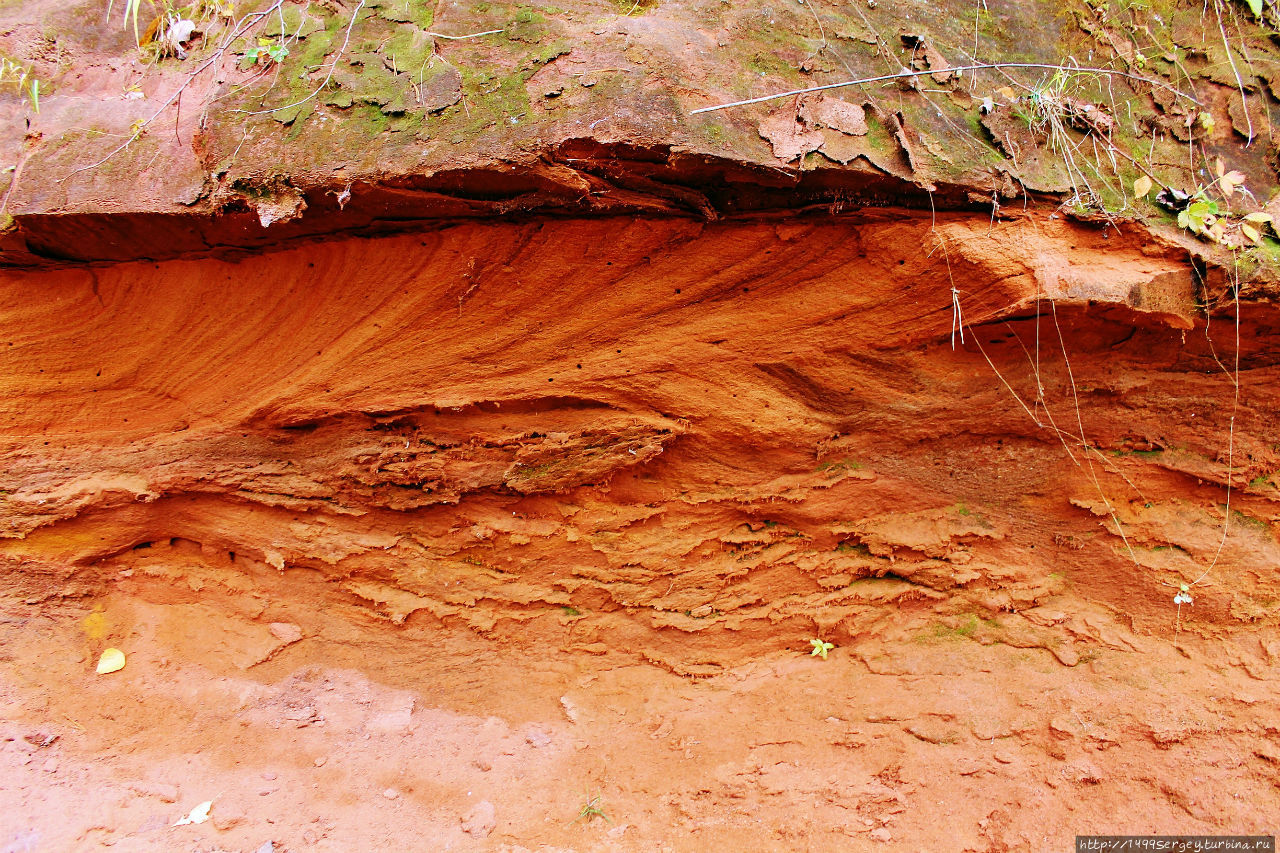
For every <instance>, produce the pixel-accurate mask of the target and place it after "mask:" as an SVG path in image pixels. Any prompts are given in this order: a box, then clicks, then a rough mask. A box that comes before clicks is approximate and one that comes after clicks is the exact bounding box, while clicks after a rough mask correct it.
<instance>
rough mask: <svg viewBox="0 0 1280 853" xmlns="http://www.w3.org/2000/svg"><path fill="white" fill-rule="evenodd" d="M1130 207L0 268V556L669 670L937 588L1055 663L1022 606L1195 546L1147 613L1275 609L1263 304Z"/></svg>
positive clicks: (848, 619) (1116, 604)
mask: <svg viewBox="0 0 1280 853" xmlns="http://www.w3.org/2000/svg"><path fill="white" fill-rule="evenodd" d="M1149 239H1150V238H1149V237H1146V236H1144V235H1143V234H1142V233H1140V232H1137V231H1126V230H1125V229H1123V228H1114V227H1105V228H1104V227H1087V226H1081V225H1069V224H1066V223H1064V222H1063V221H1061V220H1059V219H1057V218H1043V217H1032V216H1028V217H1025V218H1020V219H1017V220H1012V221H1002V222H994V223H992V222H987V221H982V220H978V221H974V220H972V219H965V218H959V217H951V216H940V217H938V218H937V219H936V220H935V219H933V218H931V217H930V216H928V215H924V216H921V215H913V214H910V213H908V212H904V211H888V212H885V213H883V214H882V215H877V216H861V217H857V218H845V219H841V218H834V219H833V218H818V219H813V220H806V219H788V220H780V221H764V220H762V221H748V222H726V223H719V224H699V223H693V222H688V221H680V220H671V219H654V220H645V219H630V218H625V219H624V218H618V219H597V220H551V221H540V222H532V223H524V224H514V223H483V224H482V223H470V224H459V225H454V226H451V227H442V228H439V229H437V230H435V231H432V232H430V233H424V234H421V235H413V236H398V237H388V238H381V239H369V240H345V241H335V242H326V243H321V244H315V245H306V246H301V247H297V248H291V249H283V250H279V251H275V252H272V253H269V254H265V255H262V256H259V257H252V258H247V259H243V260H239V261H232V262H227V261H218V260H214V259H202V260H191V261H167V262H163V263H156V264H149V263H130V264H118V265H114V266H107V267H95V268H78V269H67V270H55V271H47V272H38V273H25V274H20V275H19V274H13V275H10V276H9V277H8V279H7V280H6V281H5V283H4V286H5V304H4V315H3V316H4V319H5V324H6V325H5V329H4V334H3V346H4V348H5V356H6V365H7V370H6V372H5V376H4V380H3V381H4V382H5V388H4V395H3V414H2V415H0V417H2V418H3V421H2V423H3V436H4V441H5V449H4V454H5V466H4V483H3V489H2V491H0V513H2V515H0V519H2V523H3V525H4V528H3V530H4V536H5V539H4V540H3V544H2V545H0V549H2V551H3V554H4V558H5V560H6V562H7V563H8V564H9V565H10V566H11V571H10V572H8V573H7V574H6V583H7V584H10V585H23V586H24V589H26V588H29V589H30V594H32V595H40V594H59V593H61V592H62V591H63V590H64V589H65V588H66V584H69V583H70V584H75V585H79V587H82V588H89V587H92V586H93V585H96V584H103V583H119V582H124V583H128V582H136V579H137V578H140V577H145V576H151V575H163V574H165V573H166V572H171V571H173V570H174V569H173V568H172V566H174V565H176V563H175V562H174V557H173V556H172V555H173V554H174V553H175V551H176V552H183V553H185V554H186V555H187V556H185V557H184V558H183V560H182V561H180V562H182V563H184V564H185V563H186V562H189V561H190V560H191V559H198V561H200V562H202V563H204V564H205V565H206V568H207V570H208V571H210V572H213V573H214V576H215V577H217V578H222V579H223V581H224V582H229V581H230V579H233V578H234V579H252V578H254V577H260V576H262V575H263V574H264V573H265V574H274V573H278V572H286V573H288V572H296V571H308V572H315V573H318V574H319V575H320V576H322V577H323V578H324V579H325V580H326V582H327V586H328V588H329V589H331V591H332V594H333V595H335V596H340V597H348V598H354V599H356V600H359V601H360V602H362V603H363V604H364V605H365V606H366V607H368V608H369V609H370V610H371V611H372V612H375V613H378V614H380V615H382V616H384V617H386V618H387V619H388V620H390V621H391V622H392V623H395V624H400V623H403V622H405V621H407V620H421V619H425V620H428V621H433V622H434V621H442V622H445V623H461V624H465V625H468V626H470V627H471V628H473V629H474V630H476V631H479V632H481V633H483V634H488V635H496V636H518V637H523V638H528V637H530V636H537V635H540V634H541V633H543V632H544V631H551V632H555V631H559V630H561V629H562V627H563V625H564V614H566V613H572V614H573V618H574V620H575V625H574V632H575V636H576V637H577V638H578V640H579V641H581V642H585V643H592V642H605V643H607V644H608V645H610V646H611V647H619V646H622V647H626V648H629V649H632V650H634V651H635V652H637V653H639V654H642V655H644V656H645V657H649V658H651V659H653V660H658V661H661V662H663V663H664V665H667V666H669V667H671V668H673V669H675V670H676V671H679V672H690V673H707V672H712V671H716V670H717V669H718V668H719V667H722V666H724V665H726V664H729V663H732V662H733V661H735V660H737V659H738V658H739V656H742V655H748V656H749V655H754V654H758V653H759V652H760V651H761V649H762V647H763V648H779V647H784V646H787V645H789V644H794V642H795V640H796V638H797V637H800V636H802V635H805V634H806V633H812V632H813V631H815V630H820V631H827V632H832V633H833V636H835V637H837V638H839V639H844V638H848V637H853V636H857V635H860V634H863V633H865V632H867V631H872V630H874V625H875V624H876V623H877V622H878V621H880V620H883V619H885V618H889V617H890V616H891V614H894V613H897V612H899V611H902V610H907V611H910V610H912V609H913V608H918V607H921V606H929V605H932V604H933V603H935V602H948V603H949V605H950V606H952V607H953V608H955V609H956V610H958V611H959V610H965V609H975V610H976V611H977V612H980V613H982V614H983V615H984V616H991V615H996V614H1007V617H1006V618H1007V619H1008V620H1010V624H1011V625H1017V626H1018V627H1017V628H1011V629H1010V631H1011V636H1013V637H1016V638H1017V639H1016V641H1015V642H1016V643H1017V644H1027V645H1045V644H1048V645H1050V646H1051V647H1052V649H1053V651H1054V653H1055V654H1057V655H1058V656H1059V657H1060V658H1061V659H1063V660H1064V662H1070V663H1074V662H1075V660H1076V659H1077V658H1078V656H1079V654H1080V653H1081V651H1082V650H1084V649H1086V648H1089V647H1092V646H1093V645H1095V644H1099V643H1102V644H1104V645H1105V640H1104V639H1103V638H1102V637H1101V636H1100V635H1099V632H1098V631H1096V630H1092V629H1089V628H1087V627H1085V626H1083V625H1079V626H1076V627H1075V629H1074V630H1071V631H1065V630H1061V629H1059V630H1057V631H1055V632H1051V633H1050V634H1046V633H1045V632H1044V631H1043V630H1041V629H1039V628H1037V627H1036V626H1034V625H1033V624H1031V623H1030V622H1028V621H1027V620H1026V619H1025V618H1023V617H1020V616H1018V615H1017V614H1019V613H1021V612H1022V611H1027V610H1029V609H1035V608H1036V607H1037V605H1043V604H1045V603H1046V602H1048V601H1051V600H1054V599H1056V598H1058V597H1061V596H1068V597H1070V598H1072V599H1076V600H1081V601H1084V602H1088V603H1090V604H1096V605H1100V606H1103V607H1105V608H1106V609H1108V610H1109V611H1110V612H1111V614H1112V615H1113V617H1114V618H1116V619H1118V620H1119V621H1121V622H1123V623H1124V624H1126V625H1132V626H1133V627H1134V628H1136V629H1138V630H1140V631H1142V632H1144V633H1155V634H1160V635H1162V636H1164V635H1168V636H1172V633H1173V630H1174V628H1175V624H1174V622H1175V611H1176V608H1175V607H1174V606H1173V605H1172V604H1171V601H1172V597H1173V594H1174V592H1176V591H1177V589H1178V586H1179V584H1181V583H1188V584H1190V583H1191V582H1193V581H1196V580H1197V579H1199V581H1200V582H1199V583H1198V584H1197V585H1196V590H1195V604H1194V610H1191V609H1188V613H1187V614H1186V617H1185V618H1184V619H1182V620H1181V621H1182V623H1183V624H1182V625H1181V630H1187V631H1192V632H1197V633H1200V632H1212V633H1219V632H1231V631H1236V630H1239V629H1241V628H1244V627H1246V626H1247V627H1249V628H1250V629H1254V628H1256V627H1257V626H1258V623H1259V622H1262V623H1265V624H1268V625H1271V624H1273V623H1274V621H1275V608H1274V603H1275V601H1276V599H1277V598H1280V578H1277V577H1276V576H1275V573H1274V570H1273V567H1274V565H1275V563H1276V560H1277V557H1278V556H1280V546H1278V545H1277V543H1276V542H1275V538H1274V535H1273V533H1272V524H1273V522H1274V521H1275V519H1276V503H1275V498H1276V496H1277V491H1276V484H1275V483H1274V482H1273V481H1272V479H1271V477H1272V476H1273V474H1274V473H1275V472H1276V470H1277V469H1280V451H1277V448H1276V445H1275V444H1274V441H1273V440H1272V438H1270V437H1269V436H1271V432H1272V429H1273V427H1272V426H1270V425H1272V424H1274V423H1275V419H1276V413H1277V406H1278V405H1280V399H1278V398H1277V397H1276V395H1275V394H1274V388H1275V387H1276V382H1277V376H1276V368H1275V366H1274V355H1273V353H1274V351H1275V349H1276V338H1275V334H1276V322H1277V317H1276V312H1275V310H1274V309H1273V308H1272V307H1270V306H1269V305H1264V304H1245V305H1241V306H1239V328H1238V346H1237V327H1236V310H1237V309H1236V306H1235V304H1234V303H1233V302H1231V300H1230V294H1229V293H1228V292H1226V291H1225V290H1224V289H1223V287H1222V286H1221V282H1219V283H1218V286H1217V289H1216V290H1215V289H1214V285H1213V284H1211V283H1208V282H1205V281H1201V280H1200V279H1199V278H1198V276H1197V272H1196V270H1195V269H1194V268H1193V267H1192V265H1191V264H1190V263H1189V262H1188V260H1187V259H1186V258H1185V256H1184V255H1182V253H1181V251H1180V250H1178V249H1166V248H1163V247H1161V246H1159V245H1156V244H1153V243H1150V242H1148V240H1149ZM953 288H954V291H953ZM953 293H954V301H953ZM1206 299H1209V300H1216V301H1214V302H1213V303H1212V305H1211V309H1210V311H1209V312H1208V313H1206V312H1205V311H1204V309H1203V306H1204V302H1205V300H1206ZM958 320H962V321H963V329H961V328H960V327H959V326H958V325H957V321H958ZM962 337H963V340H961V338H962ZM1237 353H1238V356H1237ZM1237 358H1238V375H1239V389H1238V393H1237V390H1236V386H1235V384H1234V383H1235V378H1234V377H1235V375H1236V367H1237ZM1233 423H1234V436H1233V434H1232V429H1231V427H1232V424H1233ZM1081 430H1083V440H1082V432H1081ZM1228 484H1230V486H1231V490H1230V491H1231V494H1230V501H1231V507H1230V514H1229V515H1228V511H1227V509H1226V503H1227V500H1228V489H1227V486H1228ZM1224 532H1225V539H1223V534H1224ZM183 543H187V544H189V545H190V548H185V549H184V547H183ZM192 549H194V550H192ZM121 570H133V571H134V576H133V579H130V580H126V581H121V580H120V579H119V574H120V571H121ZM1206 572H1207V574H1205V573H1206ZM1202 574H1203V575H1204V576H1203V577H1201V575H1202ZM237 582H239V580H237ZM729 636H733V637H735V638H737V639H735V640H734V641H733V642H728V641H727V637H729ZM1077 645H1079V648H1077V647H1076V646H1077Z"/></svg>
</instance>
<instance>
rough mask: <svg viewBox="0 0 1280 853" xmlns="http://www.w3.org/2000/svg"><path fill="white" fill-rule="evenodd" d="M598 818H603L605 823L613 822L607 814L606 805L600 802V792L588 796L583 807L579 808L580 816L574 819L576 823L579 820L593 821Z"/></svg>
mask: <svg viewBox="0 0 1280 853" xmlns="http://www.w3.org/2000/svg"><path fill="white" fill-rule="evenodd" d="M596 818H602V819H603V820H604V822H605V823H613V821H612V820H610V819H609V816H608V815H607V814H605V811H604V806H602V805H601V804H600V795H599V794H596V795H595V796H594V797H588V798H587V800H586V802H584V803H583V804H582V808H580V809H578V817H577V818H576V819H575V820H574V823H577V822H578V821H585V822H586V823H591V821H593V820H595V819H596Z"/></svg>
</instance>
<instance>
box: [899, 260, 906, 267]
mask: <svg viewBox="0 0 1280 853" xmlns="http://www.w3.org/2000/svg"><path fill="white" fill-rule="evenodd" d="M906 263H907V262H906V261H905V260H902V261H898V266H904V265H906Z"/></svg>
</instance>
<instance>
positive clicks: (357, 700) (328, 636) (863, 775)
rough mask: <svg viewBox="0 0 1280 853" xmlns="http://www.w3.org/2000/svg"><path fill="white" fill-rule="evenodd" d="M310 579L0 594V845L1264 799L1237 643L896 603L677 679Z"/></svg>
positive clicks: (801, 824)
mask: <svg viewBox="0 0 1280 853" xmlns="http://www.w3.org/2000/svg"><path fill="white" fill-rule="evenodd" d="M126 580H127V579H126ZM123 586H124V587H126V588H130V587H129V584H127V583H126V584H123ZM322 586H323V584H322V582H321V581H319V580H317V579H316V577H315V576H314V573H311V572H304V571H294V572H288V573H286V574H285V575H283V576H282V577H281V579H280V582H279V584H278V585H277V586H276V587H275V588H274V589H273V590H271V596H270V597H269V598H268V599H266V600H264V599H263V598H261V597H259V596H256V595H247V594H246V591H245V590H231V589H226V588H218V587H206V588H204V589H202V590H201V591H200V592H199V594H198V595H196V594H194V593H193V591H192V589H191V588H190V585H166V584H150V585H136V586H133V587H131V588H132V589H133V592H132V593H126V592H123V591H120V590H117V591H116V592H114V593H112V594H109V595H106V596H104V597H101V598H98V599H95V600H83V601H68V602H64V603H55V602H39V603H30V604H29V603H24V602H22V601H14V600H8V601H5V602H4V605H3V611H0V613H2V615H0V633H2V635H3V647H2V648H3V651H2V652H0V780H3V781H2V782H0V850H3V851H5V853H17V851H37V850H93V849H99V848H103V847H115V848H117V849H122V850H131V851H134V850H136V851H153V850H154V851H176V850H182V851H188V850H189V851H215V850H216V851H252V852H253V853H257V851H266V850H273V851H311V850H316V851H321V850H325V851H351V850H508V851H517V850H578V851H587V850H672V851H680V850H744V851H745V850H762V851H763V850H814V851H821V850H861V849H884V850H972V851H979V850H982V851H986V850H1067V849H1071V844H1072V840H1073V836H1074V835H1075V834H1077V833H1175V832H1177V833H1225V832H1236V833H1264V832H1274V831H1275V829H1276V824H1275V816H1276V815H1277V814H1280V792H1278V791H1277V786H1278V785H1280V768H1278V764H1280V715H1278V714H1277V705H1278V704H1280V703H1278V702H1277V697H1276V694H1275V689H1274V685H1275V683H1276V682H1275V679H1277V678H1280V659H1277V657H1276V656H1275V655H1268V654H1267V653H1266V650H1265V649H1264V648H1263V647H1262V646H1260V645H1258V643H1257V641H1256V640H1253V639H1251V640H1249V641H1247V642H1241V643H1232V642H1230V641H1214V642H1208V641H1200V642H1198V643H1194V644H1186V643H1175V642H1174V641H1173V640H1172V638H1171V637H1170V638H1161V639H1153V638H1138V637H1135V636H1133V635H1130V634H1124V632H1120V633H1121V635H1116V636H1113V640H1114V641H1115V642H1116V644H1117V645H1121V644H1123V645H1125V646H1127V647H1128V650H1118V649H1117V650H1111V649H1107V650H1103V651H1101V652H1098V653H1097V654H1096V657H1093V659H1091V660H1086V661H1083V662H1081V663H1079V664H1077V665H1076V666H1074V667H1067V666H1064V665H1063V664H1062V663H1060V662H1059V661H1058V660H1057V659H1056V658H1055V657H1054V656H1053V655H1051V654H1050V653H1048V652H1047V651H1045V650H1043V649H1019V648H1015V647H1012V646H1010V645H1008V644H1006V643H1001V642H992V641H991V640H990V637H989V635H990V632H991V631H994V630H996V629H995V628H993V627H992V625H994V624H996V623H998V620H989V622H987V623H981V624H979V625H974V624H972V623H965V622H957V621H956V620H954V619H947V618H945V617H944V618H943V619H942V620H941V621H939V619H938V617H937V616H936V615H935V614H933V613H932V612H931V610H930V609H929V608H928V607H925V606H923V605H922V606H919V607H917V608H915V609H911V608H907V607H904V608H903V609H902V611H901V612H899V613H898V614H897V615H896V618H895V623H896V624H895V625H893V626H892V627H889V628H887V629H886V631H885V632H884V633H883V635H882V636H880V637H878V638H877V639H874V640H872V639H864V640H853V641H851V642H849V643H848V644H845V645H841V646H838V647H837V648H835V649H834V650H832V651H831V653H830V656H829V658H828V659H827V660H822V659H820V658H816V657H812V656H810V655H808V654H806V651H807V650H808V648H809V644H808V642H807V640H808V639H809V638H806V637H796V638H795V644H794V645H795V649H794V653H785V654H775V655H769V656H766V657H765V658H763V659H760V660H756V661H752V662H749V663H746V664H743V665H738V666H735V667H733V668H731V669H728V670H726V671H725V672H724V673H723V674H721V675H717V676H715V677H712V678H707V679H693V678H687V677H681V676H677V675H674V674H672V673H671V672H669V671H667V670H665V669H663V668H660V667H658V666H655V665H653V664H651V663H647V662H645V661H644V660H642V659H639V658H638V657H637V656H635V655H632V654H628V653H627V652H626V650H625V649H612V648H608V647H607V646H599V647H595V648H592V649H590V651H585V650H583V649H582V648H581V646H578V647H575V646H574V643H575V637H574V630H575V628H574V623H575V621H576V620H573V619H569V618H566V617H565V616H564V615H563V614H558V615H557V614H551V613H549V614H548V615H546V616H544V617H540V619H539V620H535V623H533V624H532V625H531V626H530V631H529V634H530V635H531V636H539V635H540V636H541V638H542V641H541V642H535V643H530V644H527V645H513V644H510V643H501V642H494V641H491V640H487V639H485V638H483V637H480V636H478V635H476V634H474V633H472V632H470V631H467V630H459V629H450V628H447V627H442V626H440V625H439V624H431V623H429V622H428V620H411V621H410V622H409V623H408V624H406V625H404V626H401V627H393V626H390V625H388V624H387V623H385V622H380V621H377V620H374V619H371V618H370V617H369V616H368V615H367V612H366V611H363V610H359V609H357V608H355V607H352V606H350V605H346V604H343V603H342V602H341V601H337V600H335V599H333V598H332V597H328V596H326V595H325V594H324V591H323V589H321V587H322ZM33 601H34V599H33ZM948 623H949V624H948ZM304 626H306V627H304ZM1184 637H1185V635H1184ZM108 643H110V644H111V645H114V646H116V647H119V648H121V649H122V650H124V651H125V652H126V654H127V655H128V663H127V665H126V667H125V668H124V669H123V670H121V671H119V672H116V673H113V674H109V675H98V674H96V673H95V672H94V666H95V664H96V662H97V659H98V653H99V651H100V650H101V649H102V648H104V647H105V646H106V645H107V644H108ZM1270 649H1271V651H1272V652H1274V651H1276V650H1277V649H1276V646H1275V644H1274V643H1272V644H1271V645H1270ZM1232 661H1234V663H1235V664H1236V665H1232V663H1231V662H1232ZM206 801H212V807H211V809H210V818H209V820H208V821H207V822H203V823H198V824H189V825H185V826H175V823H177V822H178V821H179V820H180V819H181V818H183V817H184V816H186V815H188V814H189V813H190V812H191V811H192V810H193V809H195V808H197V807H198V806H199V805H200V804H201V803H203V802H206Z"/></svg>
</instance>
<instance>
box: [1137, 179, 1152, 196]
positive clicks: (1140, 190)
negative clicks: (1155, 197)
mask: <svg viewBox="0 0 1280 853" xmlns="http://www.w3.org/2000/svg"><path fill="white" fill-rule="evenodd" d="M1149 192H1151V179H1150V178H1148V177H1147V176H1146V175H1143V176H1142V177H1140V178H1138V180H1136V181H1134V182H1133V194H1134V195H1136V196H1137V197H1138V198H1146V196H1147V193H1149Z"/></svg>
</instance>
